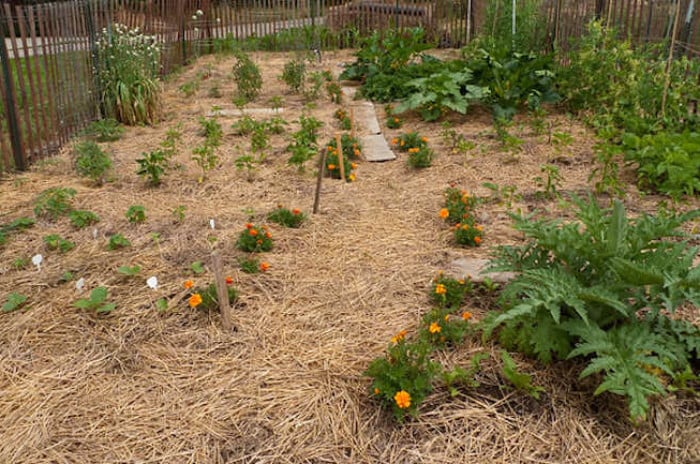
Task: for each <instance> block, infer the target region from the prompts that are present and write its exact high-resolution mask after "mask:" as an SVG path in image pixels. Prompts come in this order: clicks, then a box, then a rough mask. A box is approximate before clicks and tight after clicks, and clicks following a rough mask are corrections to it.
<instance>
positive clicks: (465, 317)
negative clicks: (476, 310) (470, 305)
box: [462, 311, 472, 321]
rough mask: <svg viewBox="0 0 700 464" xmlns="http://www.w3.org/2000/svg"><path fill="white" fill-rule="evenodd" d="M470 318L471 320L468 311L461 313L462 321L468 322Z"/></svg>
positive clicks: (470, 314)
mask: <svg viewBox="0 0 700 464" xmlns="http://www.w3.org/2000/svg"><path fill="white" fill-rule="evenodd" d="M471 318H472V313H470V312H469V311H464V312H463V313H462V319H464V320H465V321H468V320H469V319H471Z"/></svg>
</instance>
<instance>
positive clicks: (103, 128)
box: [82, 118, 124, 142]
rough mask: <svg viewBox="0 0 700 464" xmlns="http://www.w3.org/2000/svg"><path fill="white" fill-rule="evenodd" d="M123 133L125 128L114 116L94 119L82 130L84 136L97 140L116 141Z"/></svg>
mask: <svg viewBox="0 0 700 464" xmlns="http://www.w3.org/2000/svg"><path fill="white" fill-rule="evenodd" d="M123 133H124V128H123V127H122V126H120V125H119V121H117V120H116V119H112V118H106V119H99V120H97V121H93V122H91V123H90V124H89V125H88V126H87V128H85V130H83V132H82V134H83V135H84V136H86V137H90V138H92V139H94V140H95V141H96V142H114V141H116V140H119V139H120V138H121V136H122V134H123Z"/></svg>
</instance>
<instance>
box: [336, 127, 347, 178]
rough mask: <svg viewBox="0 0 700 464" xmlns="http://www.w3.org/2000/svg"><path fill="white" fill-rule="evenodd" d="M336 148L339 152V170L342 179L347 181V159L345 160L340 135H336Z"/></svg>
mask: <svg viewBox="0 0 700 464" xmlns="http://www.w3.org/2000/svg"><path fill="white" fill-rule="evenodd" d="M335 146H336V150H338V168H339V169H340V178H341V179H342V180H343V181H345V159H343V145H342V142H341V139H340V134H335Z"/></svg>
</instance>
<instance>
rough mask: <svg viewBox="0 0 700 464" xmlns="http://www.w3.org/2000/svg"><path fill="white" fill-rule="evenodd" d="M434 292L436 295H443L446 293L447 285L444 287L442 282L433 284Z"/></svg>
mask: <svg viewBox="0 0 700 464" xmlns="http://www.w3.org/2000/svg"><path fill="white" fill-rule="evenodd" d="M435 293H436V294H438V295H444V294H445V293H447V287H445V286H444V285H443V284H437V285H435Z"/></svg>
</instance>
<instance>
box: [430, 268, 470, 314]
mask: <svg viewBox="0 0 700 464" xmlns="http://www.w3.org/2000/svg"><path fill="white" fill-rule="evenodd" d="M471 292H472V283H471V281H469V280H465V279H455V278H452V277H447V276H445V275H444V274H443V273H442V272H440V273H439V274H438V275H437V276H436V277H435V278H434V279H433V283H432V286H431V289H430V299H431V300H432V302H433V303H434V304H435V305H437V306H439V307H440V308H451V309H457V308H459V307H460V306H461V305H462V302H463V301H464V298H465V297H466V296H467V295H469V294H470V293H471Z"/></svg>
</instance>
